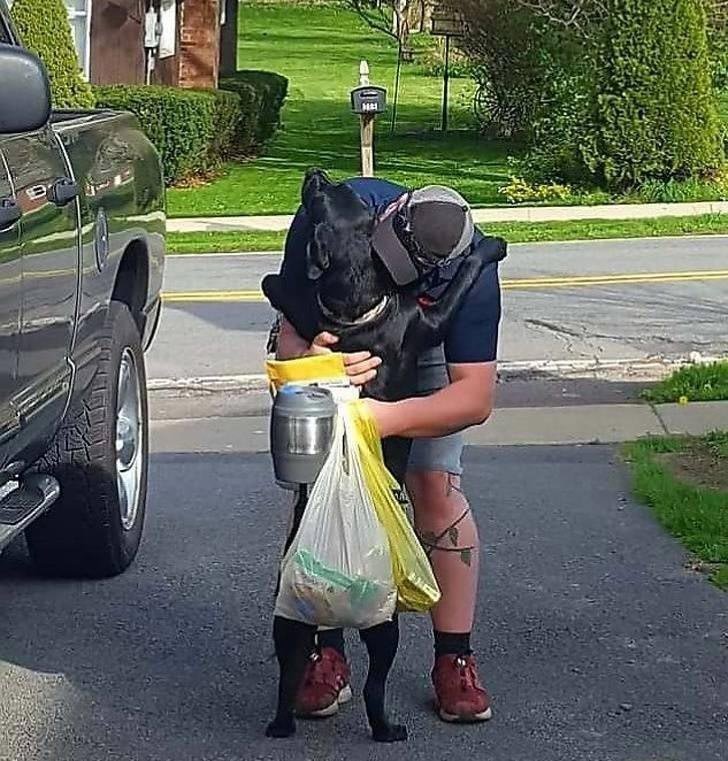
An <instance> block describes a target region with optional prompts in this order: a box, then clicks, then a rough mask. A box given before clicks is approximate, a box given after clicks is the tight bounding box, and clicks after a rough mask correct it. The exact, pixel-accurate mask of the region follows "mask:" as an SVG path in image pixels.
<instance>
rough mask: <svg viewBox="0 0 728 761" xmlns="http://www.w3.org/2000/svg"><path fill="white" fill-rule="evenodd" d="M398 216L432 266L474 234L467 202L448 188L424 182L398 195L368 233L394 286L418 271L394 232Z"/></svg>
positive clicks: (465, 246)
mask: <svg viewBox="0 0 728 761" xmlns="http://www.w3.org/2000/svg"><path fill="white" fill-rule="evenodd" d="M398 217H399V219H400V221H401V220H402V219H403V218H404V220H405V222H404V224H405V226H406V228H407V234H408V235H409V236H411V238H412V239H413V240H414V241H415V242H416V244H417V247H418V248H419V249H420V251H421V252H422V254H424V256H425V257H427V259H428V260H430V261H432V262H433V266H435V262H440V263H442V262H446V261H450V260H452V259H454V258H456V257H458V256H460V255H461V254H462V253H464V252H465V251H467V249H468V247H469V246H470V244H471V243H472V240H473V235H474V233H475V226H474V224H473V217H472V214H471V211H470V205H469V204H468V202H467V201H466V200H465V199H464V198H463V197H462V196H461V195H460V193H458V192H457V191H455V190H453V189H452V188H447V187H444V186H442V185H428V186H426V187H424V188H421V189H419V190H415V191H413V192H412V193H409V194H406V195H404V196H402V197H400V198H398V199H397V200H396V201H395V202H394V203H392V204H390V206H389V207H387V209H385V211H384V213H383V214H382V215H381V217H380V219H379V221H378V222H377V226H376V228H375V230H374V234H373V236H372V246H373V247H374V250H375V251H376V252H377V254H378V255H379V258H380V259H381V260H382V262H383V263H384V265H385V266H386V268H387V269H388V270H389V273H390V275H391V276H392V279H393V280H394V282H395V283H396V284H397V285H407V284H408V283H412V282H413V281H415V280H417V278H418V277H419V274H420V273H419V272H418V270H417V267H415V264H414V263H413V261H412V254H411V253H410V251H409V250H408V249H407V247H406V246H405V244H404V242H403V241H402V239H401V232H400V233H398V231H397V227H398V226H400V227H401V225H397V223H396V220H397V219H398Z"/></svg>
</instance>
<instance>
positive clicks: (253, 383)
mask: <svg viewBox="0 0 728 761" xmlns="http://www.w3.org/2000/svg"><path fill="white" fill-rule="evenodd" d="M727 358H728V357H726V356H703V355H700V354H698V353H695V352H693V353H692V354H690V355H688V356H684V357H673V358H662V357H654V358H653V357H649V358H644V359H614V360H548V359H543V360H524V361H514V362H502V363H500V364H499V366H498V375H499V379H500V380H501V381H502V382H508V381H528V380H549V379H554V380H555V379H559V378H586V379H590V380H612V381H617V380H621V381H625V380H626V381H633V382H644V383H649V382H656V381H659V380H662V379H663V378H665V377H666V376H668V375H669V374H670V373H672V372H673V371H675V370H677V369H679V368H680V367H684V366H686V365H690V364H710V363H712V362H717V361H722V360H726V359H727ZM147 388H148V390H149V391H150V392H152V393H154V392H177V393H184V394H194V393H201V394H210V393H221V394H224V393H246V392H251V391H265V390H267V388H268V380H267V378H266V376H265V374H263V373H248V374H240V375H218V376H197V377H189V378H151V379H149V380H148V381H147Z"/></svg>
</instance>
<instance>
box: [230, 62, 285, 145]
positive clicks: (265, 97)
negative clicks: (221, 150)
mask: <svg viewBox="0 0 728 761" xmlns="http://www.w3.org/2000/svg"><path fill="white" fill-rule="evenodd" d="M220 88H221V89H223V90H231V91H232V92H236V93H238V94H239V95H240V96H241V108H242V111H243V119H242V121H243V122H244V124H241V135H242V136H244V137H245V138H247V139H249V140H250V141H251V142H250V144H249V146H244V147H256V146H261V145H263V144H264V143H266V142H268V140H270V138H271V137H272V136H273V134H274V133H275V131H276V129H277V128H278V125H279V124H280V118H281V109H282V108H283V103H284V101H285V99H286V96H287V95H288V80H287V79H286V78H285V77H282V76H281V75H280V74H275V73H274V72H272V71H252V70H242V71H239V72H237V74H235V75H234V76H230V77H225V78H224V79H222V80H221V81H220ZM248 109H249V110H248ZM248 115H249V118H248Z"/></svg>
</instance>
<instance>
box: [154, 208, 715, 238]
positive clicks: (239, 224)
mask: <svg viewBox="0 0 728 761" xmlns="http://www.w3.org/2000/svg"><path fill="white" fill-rule="evenodd" d="M702 214H728V201H705V202H701V203H670V204H608V205H602V206H514V207H491V208H484V209H474V210H473V217H474V219H475V222H476V223H477V224H488V223H494V222H568V221H576V220H586V219H588V220H592V219H604V220H619V219H656V218H658V217H695V216H700V215H702ZM292 219H293V216H292V215H291V214H281V215H268V216H247V217H196V218H189V219H186V218H178V219H169V220H168V221H167V230H168V231H169V232H175V233H194V232H244V231H251V230H257V231H267V232H281V231H284V230H287V229H288V227H289V226H290V224H291V221H292Z"/></svg>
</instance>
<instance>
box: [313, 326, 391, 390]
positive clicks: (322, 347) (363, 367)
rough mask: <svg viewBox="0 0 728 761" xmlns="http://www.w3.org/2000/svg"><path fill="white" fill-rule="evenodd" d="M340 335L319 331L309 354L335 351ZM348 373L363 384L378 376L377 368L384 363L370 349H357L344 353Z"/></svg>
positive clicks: (353, 379)
mask: <svg viewBox="0 0 728 761" xmlns="http://www.w3.org/2000/svg"><path fill="white" fill-rule="evenodd" d="M338 342H339V337H338V336H335V335H333V334H332V333H327V332H326V331H324V332H323V333H319V334H318V335H317V336H316V338H314V339H313V342H312V343H311V346H310V347H309V350H308V352H307V354H308V356H316V355H318V354H327V353H329V352H331V351H334V349H335V348H336V344H337V343H338ZM343 357H344V367H345V368H346V374H347V375H348V376H349V379H350V380H351V382H352V383H353V384H354V385H355V386H363V385H364V384H365V383H369V381H371V380H374V378H376V377H377V368H378V367H379V366H380V365H381V364H382V360H381V358H380V357H373V356H372V353H371V352H370V351H355V352H348V353H344V354H343Z"/></svg>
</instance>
